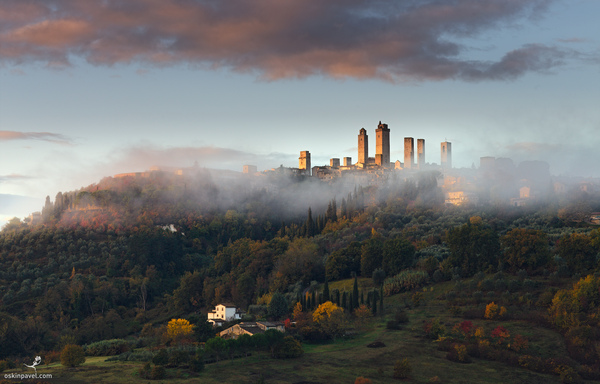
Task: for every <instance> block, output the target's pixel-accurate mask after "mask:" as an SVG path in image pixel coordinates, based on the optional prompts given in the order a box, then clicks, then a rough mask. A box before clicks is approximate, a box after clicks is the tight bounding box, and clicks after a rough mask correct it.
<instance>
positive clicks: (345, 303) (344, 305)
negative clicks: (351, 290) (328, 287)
mask: <svg viewBox="0 0 600 384" xmlns="http://www.w3.org/2000/svg"><path fill="white" fill-rule="evenodd" d="M342 308H344V309H348V295H347V294H346V291H344V293H342Z"/></svg>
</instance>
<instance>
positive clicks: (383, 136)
mask: <svg viewBox="0 0 600 384" xmlns="http://www.w3.org/2000/svg"><path fill="white" fill-rule="evenodd" d="M375 143H376V146H375V163H376V164H377V165H379V166H383V167H389V165H390V130H389V128H388V125H387V124H381V121H380V122H379V125H378V126H377V129H376V130H375ZM377 155H381V156H379V157H378V156H377Z"/></svg>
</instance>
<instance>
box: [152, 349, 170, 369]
mask: <svg viewBox="0 0 600 384" xmlns="http://www.w3.org/2000/svg"><path fill="white" fill-rule="evenodd" d="M152 363H153V364H154V365H167V364H168V363H169V352H167V350H166V349H164V348H163V349H161V350H160V351H158V353H157V354H156V355H154V357H153V358H152Z"/></svg>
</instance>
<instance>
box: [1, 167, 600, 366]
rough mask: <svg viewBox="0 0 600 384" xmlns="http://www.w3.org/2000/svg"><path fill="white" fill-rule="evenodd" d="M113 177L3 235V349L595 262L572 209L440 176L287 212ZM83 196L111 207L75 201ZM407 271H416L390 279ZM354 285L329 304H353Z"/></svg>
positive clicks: (598, 239)
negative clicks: (218, 202)
mask: <svg viewBox="0 0 600 384" xmlns="http://www.w3.org/2000/svg"><path fill="white" fill-rule="evenodd" d="M104 183H108V184H106V185H105V184H103V183H100V184H99V186H98V188H95V187H93V186H92V187H89V188H87V189H86V190H85V191H79V192H77V193H76V194H71V193H66V194H62V195H61V196H57V198H56V199H55V202H54V203H51V202H48V204H47V205H46V207H45V209H44V213H43V216H44V217H45V219H44V220H45V221H46V222H45V224H41V225H39V226H33V227H32V226H27V225H25V224H19V223H11V226H10V227H8V228H6V229H5V230H4V231H2V233H1V234H0V315H1V316H2V318H3V321H4V323H5V324H8V328H7V329H8V330H7V332H4V333H2V334H0V345H2V348H0V356H3V355H6V354H31V353H33V352H34V351H39V350H43V349H46V350H50V349H53V348H55V346H56V345H59V344H60V343H61V340H63V339H64V338H68V339H71V340H72V341H74V342H76V343H80V344H81V343H89V342H92V341H97V340H103V339H110V338H119V337H124V336H126V335H129V334H132V333H135V332H139V331H140V329H141V328H142V327H143V326H144V324H146V323H148V322H152V321H153V319H154V318H155V317H157V316H159V314H160V315H161V316H165V315H168V314H171V315H173V316H176V315H179V314H185V313H192V312H196V311H200V312H204V311H206V310H207V309H209V308H211V307H212V306H214V305H215V304H216V303H218V302H234V303H236V305H237V306H239V307H242V308H249V307H250V306H251V305H255V304H258V305H262V304H264V303H266V302H268V301H267V298H268V297H270V296H272V295H274V294H275V293H276V292H278V293H280V294H282V295H283V296H284V297H286V302H287V303H288V306H289V307H291V305H293V303H295V302H301V303H303V304H304V306H305V307H306V308H314V307H315V306H317V305H318V304H319V303H322V301H321V299H319V298H318V297H317V299H314V298H313V296H310V295H312V294H313V293H312V292H314V289H311V287H314V286H315V285H317V284H319V283H323V282H325V281H330V282H331V281H335V280H339V279H345V278H349V277H351V276H353V275H357V276H361V277H364V278H373V279H374V280H377V281H379V282H380V283H378V285H377V287H380V284H382V283H383V281H384V280H385V279H386V278H388V279H390V280H389V288H386V291H385V292H395V290H398V289H400V290H402V289H404V288H402V287H403V284H408V285H409V286H410V285H411V284H420V282H422V281H423V279H433V280H434V281H442V280H449V279H452V278H455V277H468V276H472V275H474V274H475V273H477V272H480V271H483V272H488V273H492V272H496V271H499V270H502V271H506V272H508V273H517V272H519V271H525V273H528V274H530V275H536V274H555V275H556V276H559V277H563V276H564V277H566V276H570V275H571V274H574V273H577V274H586V273H588V272H591V271H594V270H595V269H597V268H598V254H599V253H600V231H599V230H597V229H592V228H589V227H586V226H585V225H583V224H582V223H570V222H568V221H566V220H562V219H560V218H558V216H557V210H558V209H564V208H562V207H554V206H547V207H543V209H540V208H539V207H536V208H532V209H529V210H528V209H523V208H514V207H508V206H506V207H499V206H495V207H489V208H485V209H483V208H473V207H472V208H454V207H450V208H447V207H444V206H443V205H441V204H440V199H439V197H440V196H439V188H437V184H436V178H435V175H426V176H424V177H422V179H421V180H419V182H418V183H417V182H415V181H411V180H406V181H401V182H399V183H398V184H396V187H395V188H392V187H389V186H383V187H380V188H376V187H369V188H360V187H358V188H356V189H355V190H354V191H353V192H351V193H350V194H348V195H347V196H345V197H344V198H342V199H341V200H338V199H331V200H328V199H323V200H324V202H325V203H324V204H323V205H322V206H323V208H322V209H315V210H314V211H313V209H312V208H308V207H307V209H306V210H305V211H304V212H306V214H303V215H302V216H301V217H296V218H294V217H289V216H286V217H285V218H282V217H281V215H279V214H278V213H275V212H276V208H275V209H274V208H272V207H267V205H268V204H266V201H265V200H262V198H261V194H260V193H257V194H252V193H249V195H248V196H249V197H248V199H246V200H245V204H239V209H236V210H234V209H228V210H223V211H219V210H218V209H216V208H215V209H214V211H213V212H211V209H212V208H211V207H210V205H209V206H206V207H202V208H201V209H199V208H198V201H199V200H197V199H200V200H201V199H203V197H202V198H201V197H197V196H195V195H194V197H190V198H189V199H186V198H185V197H184V196H187V195H186V193H188V192H186V191H189V190H190V189H191V187H190V186H185V185H176V186H174V187H172V188H171V190H169V188H167V186H168V185H169V184H168V183H167V182H164V183H163V184H160V183H158V184H156V183H154V184H152V183H146V182H143V183H142V182H140V183H141V184H140V183H138V182H133V181H131V180H130V181H127V182H124V181H118V182H117V181H115V180H114V179H110V180H107V181H105V182H104ZM110 183H117V184H115V185H109V184H110ZM144 183H145V184H144ZM156 185H158V186H160V187H157V186H156ZM203 185H204V187H205V190H206V191H207V194H209V195H210V194H211V193H212V194H215V193H218V191H217V190H214V189H212V188H211V187H210V185H211V184H210V183H208V182H205V184H203ZM109 187H110V188H109ZM296 187H297V185H296ZM210 191H212V192H210ZM182 196H183V197H182ZM211 198H212V197H211ZM195 199H196V200H195ZM213 201H214V199H213ZM338 202H339V204H338ZM86 204H87V205H86ZM83 206H89V207H95V206H100V207H105V208H103V209H99V210H94V209H92V210H90V211H84V210H76V209H75V208H77V207H78V208H82V207H83ZM106 207H108V208H106ZM116 207H122V208H123V209H124V211H123V212H125V213H123V212H121V211H120V210H118V209H116ZM193 207H195V208H193ZM188 208H189V210H188ZM70 209H71V211H69V210H70ZM598 210H600V209H598ZM314 212H319V213H317V214H315V213H314ZM67 215H71V216H70V217H67ZM77 215H81V217H79V216H77ZM111 215H112V216H111ZM128 215H130V216H128ZM74 218H75V219H76V220H75V219H74ZM113 218H115V219H116V220H117V221H116V223H117V224H115V221H112V220H113ZM130 219H131V220H132V221H131V223H130V222H129V220H130ZM119 220H120V221H119ZM13 224H14V225H13ZM407 269H411V270H414V271H415V272H414V273H412V272H411V273H408V272H406V270H407ZM402 273H404V274H405V275H407V276H408V277H399V278H397V279H395V280H394V277H396V276H398V275H399V274H402ZM403 276H404V275H403ZM394 284H395V285H394ZM398 287H400V288H398ZM307 291H308V292H311V293H310V295H309V296H310V300H311V301H310V303H309V302H308V301H307V300H308V296H306V292H307ZM350 295H351V292H347V293H346V300H345V301H344V292H343V291H342V292H339V291H338V292H333V293H331V294H330V295H329V300H332V301H333V302H334V303H336V305H338V306H339V307H342V308H346V309H353V308H355V306H354V305H352V307H351V306H350V304H349V303H350ZM369 295H371V296H372V297H371V298H369ZM375 297H377V298H381V297H383V295H382V294H381V290H380V288H377V293H370V294H369V293H366V297H365V298H364V301H365V304H367V302H368V304H369V305H370V306H371V307H372V306H373V305H376V304H374V303H375V302H376V301H377V299H376V298H375ZM356 299H357V298H356V297H355V296H352V302H354V300H356ZM313 300H315V301H314V302H313ZM361 300H363V299H362V298H361ZM288 309H290V308H288ZM9 346H10V348H9Z"/></svg>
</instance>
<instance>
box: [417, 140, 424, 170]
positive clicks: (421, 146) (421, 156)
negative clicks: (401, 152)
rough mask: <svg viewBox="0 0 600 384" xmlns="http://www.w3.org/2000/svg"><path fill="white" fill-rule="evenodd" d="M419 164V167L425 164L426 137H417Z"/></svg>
mask: <svg viewBox="0 0 600 384" xmlns="http://www.w3.org/2000/svg"><path fill="white" fill-rule="evenodd" d="M417 165H418V167H419V169H423V167H424V166H425V139H417Z"/></svg>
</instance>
